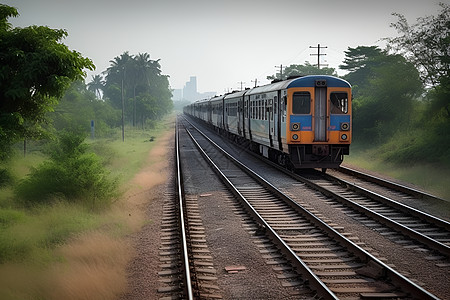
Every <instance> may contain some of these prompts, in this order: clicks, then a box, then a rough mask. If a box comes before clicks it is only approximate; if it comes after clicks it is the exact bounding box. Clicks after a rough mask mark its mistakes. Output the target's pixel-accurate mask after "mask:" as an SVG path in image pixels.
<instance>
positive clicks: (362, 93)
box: [340, 47, 423, 143]
mask: <svg viewBox="0 0 450 300" xmlns="http://www.w3.org/2000/svg"><path fill="white" fill-rule="evenodd" d="M340 67H341V68H343V69H346V70H350V71H351V72H350V73H348V74H347V75H346V76H345V78H346V79H347V80H349V81H350V83H352V84H353V82H352V80H355V81H356V82H357V86H356V87H355V93H354V98H353V128H354V136H355V139H356V140H359V141H366V142H368V141H370V142H372V143H373V142H378V143H382V142H386V141H387V140H388V139H389V138H390V137H392V136H393V135H394V134H395V133H396V131H397V130H405V129H408V128H411V126H412V121H413V119H412V116H413V113H414V112H415V105H416V104H417V98H418V97H419V96H420V95H421V93H422V92H423V85H422V82H421V81H420V77H419V73H418V71H417V69H416V68H415V67H414V65H413V64H412V63H410V62H408V61H407V60H406V59H405V58H404V57H403V56H401V55H389V54H387V53H386V52H385V51H381V50H379V49H378V48H377V47H357V48H349V50H348V51H346V59H345V61H344V64H343V65H341V66H340Z"/></svg>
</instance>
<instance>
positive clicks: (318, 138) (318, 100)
mask: <svg viewBox="0 0 450 300" xmlns="http://www.w3.org/2000/svg"><path fill="white" fill-rule="evenodd" d="M314 141H315V142H326V141H327V87H326V81H324V80H316V88H315V101H314Z"/></svg>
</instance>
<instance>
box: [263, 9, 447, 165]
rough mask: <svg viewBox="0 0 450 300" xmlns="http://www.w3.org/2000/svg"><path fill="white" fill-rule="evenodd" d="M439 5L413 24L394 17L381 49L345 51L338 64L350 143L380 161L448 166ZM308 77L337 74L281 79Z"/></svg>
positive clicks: (443, 14)
mask: <svg viewBox="0 0 450 300" xmlns="http://www.w3.org/2000/svg"><path fill="white" fill-rule="evenodd" d="M440 6H441V8H442V10H441V11H440V12H439V14H438V15H437V16H430V17H423V18H419V19H417V23H416V24H414V25H409V24H408V22H407V21H406V18H405V17H404V16H402V15H400V14H395V15H396V16H397V17H398V22H397V23H395V24H392V27H394V28H395V29H396V30H397V31H398V33H399V36H398V37H395V38H388V39H385V41H386V42H387V46H386V48H385V49H380V48H379V47H377V46H359V47H356V48H348V50H347V51H346V52H345V54H346V56H345V60H344V62H343V63H342V65H340V66H339V68H340V69H342V70H345V71H347V72H348V73H347V74H346V75H345V76H343V78H344V79H346V80H347V81H349V82H350V84H351V85H352V86H353V142H354V145H356V146H359V148H377V149H378V150H377V153H379V155H380V157H381V158H382V159H385V160H390V161H393V162H397V163H414V162H425V163H442V164H444V165H447V166H449V165H450V130H449V128H450V74H449V72H450V47H449V44H450V26H449V21H448V20H450V8H449V7H450V6H449V5H447V4H443V3H441V4H440ZM312 74H324V75H336V72H335V70H334V69H333V68H323V69H320V70H318V69H317V67H315V66H312V65H311V64H309V63H305V65H291V66H289V67H286V69H285V71H284V74H283V78H287V77H288V76H294V75H312ZM280 76H281V74H280V73H278V74H275V75H274V76H269V77H267V78H268V79H275V78H280Z"/></svg>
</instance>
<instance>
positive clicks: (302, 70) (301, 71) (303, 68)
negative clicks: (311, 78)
mask: <svg viewBox="0 0 450 300" xmlns="http://www.w3.org/2000/svg"><path fill="white" fill-rule="evenodd" d="M318 74H319V75H333V76H337V74H336V70H335V69H333V68H321V69H318V68H317V67H316V66H314V65H311V64H310V63H309V62H307V61H306V62H305V64H304V65H296V64H292V65H290V66H288V67H286V68H285V69H284V71H283V74H281V73H276V74H275V75H271V76H267V79H268V80H274V79H286V78H289V77H291V76H306V75H318ZM281 77H283V78H281Z"/></svg>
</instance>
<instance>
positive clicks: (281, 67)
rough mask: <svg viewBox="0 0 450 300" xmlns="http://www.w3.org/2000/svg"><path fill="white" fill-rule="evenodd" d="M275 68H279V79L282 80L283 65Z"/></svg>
mask: <svg viewBox="0 0 450 300" xmlns="http://www.w3.org/2000/svg"><path fill="white" fill-rule="evenodd" d="M275 68H280V79H281V80H283V65H280V66H275Z"/></svg>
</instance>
